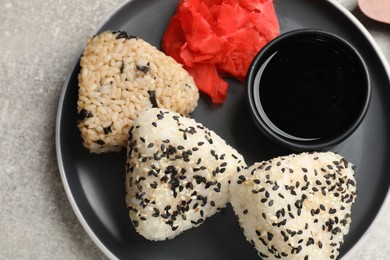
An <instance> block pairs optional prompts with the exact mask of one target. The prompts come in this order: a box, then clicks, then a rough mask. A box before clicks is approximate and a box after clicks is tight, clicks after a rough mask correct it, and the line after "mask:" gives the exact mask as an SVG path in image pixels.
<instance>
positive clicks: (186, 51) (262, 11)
mask: <svg viewBox="0 0 390 260" xmlns="http://www.w3.org/2000/svg"><path fill="white" fill-rule="evenodd" d="M277 35H279V23H278V20H277V17H276V13H275V9H274V5H273V0H183V1H180V2H179V5H178V7H177V12H176V14H175V15H174V16H173V18H172V20H171V21H170V23H169V25H168V27H167V29H166V31H165V33H164V37H163V41H162V49H163V51H164V52H165V53H166V54H167V55H170V56H171V57H173V58H174V59H175V60H176V61H177V62H179V63H181V64H183V65H184V68H185V69H186V70H187V71H188V72H189V73H190V74H191V75H192V77H193V78H194V80H195V83H196V84H197V86H198V88H199V90H200V91H202V92H204V93H206V94H207V95H209V96H210V97H211V100H212V102H213V103H223V102H224V101H225V99H226V95H227V90H228V84H227V82H226V81H225V80H223V79H222V76H231V77H234V78H236V79H238V80H239V81H244V79H245V76H246V73H247V70H248V68H249V65H250V63H251V61H252V60H253V58H254V57H255V55H256V54H257V52H258V51H259V50H260V49H261V48H262V47H263V46H264V45H265V44H266V43H268V42H269V41H270V40H272V39H273V38H275V37H276V36H277Z"/></svg>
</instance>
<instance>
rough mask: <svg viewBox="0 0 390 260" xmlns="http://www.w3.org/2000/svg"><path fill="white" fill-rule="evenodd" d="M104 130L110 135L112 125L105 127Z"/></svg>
mask: <svg viewBox="0 0 390 260" xmlns="http://www.w3.org/2000/svg"><path fill="white" fill-rule="evenodd" d="M103 131H104V134H106V135H108V134H109V133H111V132H112V130H111V125H109V126H107V127H103Z"/></svg>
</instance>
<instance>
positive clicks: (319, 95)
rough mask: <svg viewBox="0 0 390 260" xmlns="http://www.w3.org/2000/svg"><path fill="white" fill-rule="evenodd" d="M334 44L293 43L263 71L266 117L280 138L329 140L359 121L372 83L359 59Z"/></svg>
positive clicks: (272, 57)
mask: <svg viewBox="0 0 390 260" xmlns="http://www.w3.org/2000/svg"><path fill="white" fill-rule="evenodd" d="M332 44H333V43H329V42H326V41H323V40H321V39H320V38H319V39H317V40H315V41H313V39H310V40H296V41H293V42H289V44H288V45H287V44H286V45H285V46H282V47H281V48H279V49H278V51H276V52H274V53H273V54H272V55H270V57H269V58H268V60H267V61H266V62H265V63H264V64H263V66H262V67H261V68H260V69H259V72H258V73H257V75H256V79H255V84H257V86H258V90H257V91H258V93H257V94H258V96H259V98H260V104H261V105H260V113H265V115H266V117H267V118H268V119H269V121H268V122H266V123H267V124H268V125H269V126H270V127H271V128H273V130H275V131H277V132H278V133H279V134H281V135H285V136H288V137H289V138H292V139H296V140H303V141H305V140H313V139H314V140H315V139H320V138H327V137H331V136H332V135H335V134H337V132H338V131H339V130H342V129H345V128H346V127H348V126H349V125H350V124H351V123H352V120H356V114H357V113H359V112H360V111H361V108H362V107H363V106H362V103H363V102H364V94H365V90H364V84H366V80H365V78H364V75H360V73H358V71H362V70H361V68H358V67H357V66H359V65H358V62H356V60H355V58H354V57H353V56H352V55H349V54H348V53H347V52H346V51H345V52H344V50H343V49H340V48H339V49H337V48H335V46H334V45H332ZM255 92H256V91H255Z"/></svg>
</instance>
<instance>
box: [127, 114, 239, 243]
mask: <svg viewBox="0 0 390 260" xmlns="http://www.w3.org/2000/svg"><path fill="white" fill-rule="evenodd" d="M245 166H246V165H245V162H244V159H243V157H242V156H241V155H240V154H239V153H238V152H237V151H236V150H235V149H233V148H232V147H231V146H229V145H227V144H226V142H225V141H224V140H223V139H222V138H220V137H219V136H218V135H216V134H215V133H214V132H213V131H211V130H209V129H207V128H206V127H204V126H203V125H202V124H200V123H197V122H196V121H195V120H193V119H190V118H186V117H183V116H180V115H179V114H177V113H174V112H171V111H168V110H163V109H157V108H151V109H147V110H145V111H144V112H142V113H141V114H140V115H139V117H138V118H137V119H136V120H135V121H134V124H133V126H132V127H131V131H130V134H129V146H128V154H127V165H126V185H125V186H126V191H127V195H126V202H127V206H128V209H129V215H130V218H131V221H132V223H133V225H134V227H135V229H136V231H137V232H138V233H139V234H141V235H142V236H144V237H145V238H147V239H149V240H165V239H171V238H174V237H175V236H177V235H178V234H180V233H182V232H183V231H185V230H188V229H190V228H192V227H197V226H199V225H201V224H202V223H203V222H204V221H205V220H206V219H207V218H209V217H211V216H212V215H214V214H215V213H216V212H218V211H220V210H221V209H223V208H224V207H225V206H226V204H227V203H228V201H229V197H230V191H229V187H230V186H229V183H230V180H231V178H232V176H234V175H237V173H238V172H239V171H240V170H242V169H243V168H244V167H245Z"/></svg>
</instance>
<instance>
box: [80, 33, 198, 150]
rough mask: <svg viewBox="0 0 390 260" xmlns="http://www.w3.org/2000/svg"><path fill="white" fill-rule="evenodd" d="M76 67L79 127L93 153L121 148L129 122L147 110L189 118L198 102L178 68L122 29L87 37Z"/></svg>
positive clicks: (194, 90) (190, 83) (189, 80)
mask: <svg viewBox="0 0 390 260" xmlns="http://www.w3.org/2000/svg"><path fill="white" fill-rule="evenodd" d="M80 66H81V71H80V73H79V76H78V80H79V92H78V101H77V112H78V127H79V129H80V132H81V137H82V139H83V145H84V146H85V147H86V148H88V149H89V150H90V151H91V152H94V153H102V152H112V151H119V150H120V149H121V148H122V147H126V143H127V135H128V132H129V129H130V126H131V124H132V122H133V120H134V119H135V118H136V117H137V116H138V114H139V113H140V112H141V111H143V110H144V109H146V108H150V107H156V106H158V107H160V108H166V109H169V110H172V111H175V112H178V113H180V114H183V115H188V114H189V113H191V112H192V111H193V110H194V109H195V107H196V105H197V102H198V98H199V92H198V89H197V87H196V85H195V83H194V81H193V78H192V77H191V76H190V75H189V74H188V73H187V71H185V70H184V69H183V68H182V66H181V65H180V64H178V63H177V62H176V61H175V60H173V59H172V58H171V57H169V56H166V55H165V54H164V53H162V52H160V51H159V50H157V49H156V48H155V47H154V46H152V45H150V44H149V43H147V42H145V41H144V40H142V39H140V38H138V37H134V36H130V35H128V34H127V33H126V32H123V31H105V32H102V33H100V34H98V35H96V36H94V37H91V38H89V39H88V42H87V46H86V48H85V49H84V52H83V55H82V57H81V59H80Z"/></svg>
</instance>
